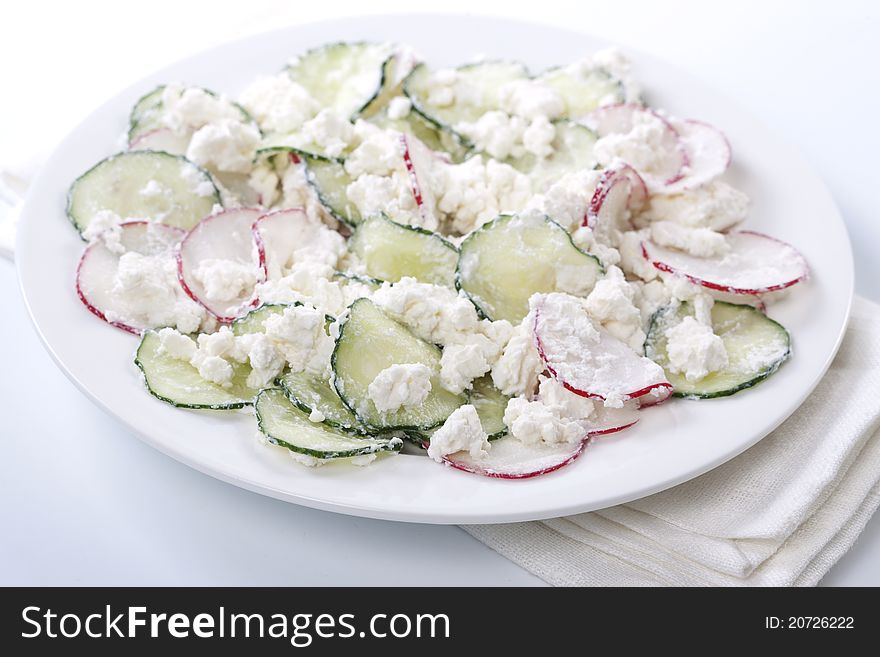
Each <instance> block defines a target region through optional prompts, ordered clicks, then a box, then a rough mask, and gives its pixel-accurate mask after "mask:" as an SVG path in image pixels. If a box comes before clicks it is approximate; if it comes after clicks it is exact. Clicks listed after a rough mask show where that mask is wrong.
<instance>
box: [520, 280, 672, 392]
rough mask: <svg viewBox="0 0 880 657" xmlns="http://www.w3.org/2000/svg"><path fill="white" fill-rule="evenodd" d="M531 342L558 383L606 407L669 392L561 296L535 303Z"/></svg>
mask: <svg viewBox="0 0 880 657" xmlns="http://www.w3.org/2000/svg"><path fill="white" fill-rule="evenodd" d="M535 341H536V343H537V347H538V353H539V354H540V356H541V359H542V360H543V361H544V364H545V365H546V366H547V370H548V371H549V372H550V373H551V374H552V375H553V377H554V378H555V379H556V380H557V381H558V382H559V383H561V384H562V385H563V386H565V387H566V388H567V389H568V390H570V391H571V392H573V393H575V394H578V395H581V396H583V397H592V398H594V399H601V400H603V401H605V402H606V403H607V404H608V405H609V406H613V405H618V404H622V402H626V401H629V400H630V399H637V398H639V397H642V396H644V395H647V394H648V393H650V392H652V391H653V390H656V389H658V388H671V387H672V386H671V384H670V383H669V382H668V381H667V380H666V377H665V375H664V374H663V368H662V367H660V366H659V365H657V363H655V362H654V361H652V360H650V359H648V358H645V357H644V356H639V355H638V354H636V353H635V352H634V351H633V350H632V349H630V348H629V346H627V345H626V344H624V343H623V342H621V341H620V340H618V339H617V338H615V337H614V336H612V335H611V334H610V333H608V332H607V331H605V329H603V328H601V327H596V326H595V325H594V324H593V321H592V320H591V319H590V316H589V315H588V314H587V311H586V308H585V307H584V305H583V303H582V301H581V300H579V299H577V298H575V297H572V296H569V295H567V294H560V293H552V294H545V295H543V296H542V297H541V298H540V299H539V300H538V302H537V304H536V306H535Z"/></svg>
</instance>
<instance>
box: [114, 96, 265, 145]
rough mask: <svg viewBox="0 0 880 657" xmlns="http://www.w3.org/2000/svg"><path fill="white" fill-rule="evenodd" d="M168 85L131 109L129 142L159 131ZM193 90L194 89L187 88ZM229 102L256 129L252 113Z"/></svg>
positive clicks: (240, 118) (240, 116)
mask: <svg viewBox="0 0 880 657" xmlns="http://www.w3.org/2000/svg"><path fill="white" fill-rule="evenodd" d="M165 86H166V85H164V84H163V85H159V86H158V87H156V88H155V89H153V90H152V91H150V92H148V93H146V94H144V95H143V96H141V97H140V99H139V100H138V101H137V102H136V103H135V104H134V107H132V108H131V114H130V115H129V117H128V141H129V142H132V141H134V140H135V139H137V138H138V137H140V136H142V135H144V134H146V133H148V132H151V131H153V130H157V129H159V128H161V127H163V125H162V112H163V110H164V108H163V105H162V94H163V92H164V91H165ZM187 88H193V87H187ZM195 88H197V89H201V90H202V91H204V92H205V93H206V94H208V95H209V96H214V97H215V98H219V94H218V93H217V92H216V91H211V90H210V89H205V88H203V87H195ZM227 102H228V103H229V104H230V105H231V106H232V107H234V108H235V109H236V110H238V118H239V120H240V121H241V122H242V123H251V124H253V125H254V127H256V126H257V124H256V122H255V121H254V118H253V117H252V116H251V115H250V113H249V112H248V111H247V110H246V109H245V108H244V107H242V106H241V105H239V104H238V103H236V102H235V101H233V100H227Z"/></svg>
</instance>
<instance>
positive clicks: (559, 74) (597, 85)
mask: <svg viewBox="0 0 880 657" xmlns="http://www.w3.org/2000/svg"><path fill="white" fill-rule="evenodd" d="M538 80H539V81H540V82H543V83H544V84H546V85H547V86H549V87H552V88H553V89H555V90H556V92H557V93H558V94H559V95H560V96H561V97H562V100H563V101H564V102H565V116H567V117H568V118H570V119H580V118H582V117H584V116H586V115H587V114H589V113H590V112H592V111H593V110H594V109H596V108H597V107H599V106H600V105H611V104H614V103H622V102H624V101H626V90H625V89H624V87H623V83H622V82H621V81H620V80H618V79H617V78H616V77H614V76H613V75H611V74H610V73H608V72H607V71H605V70H603V69H600V68H594V69H591V70H589V71H585V72H583V73H576V72H574V71H572V70H571V69H569V68H563V67H559V68H551V69H549V70H547V71H545V72H544V73H542V74H541V75H540V76H538Z"/></svg>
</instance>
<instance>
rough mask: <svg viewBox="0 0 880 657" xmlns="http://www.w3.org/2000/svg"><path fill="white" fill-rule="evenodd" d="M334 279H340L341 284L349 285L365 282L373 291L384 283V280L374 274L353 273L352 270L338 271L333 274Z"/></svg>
mask: <svg viewBox="0 0 880 657" xmlns="http://www.w3.org/2000/svg"><path fill="white" fill-rule="evenodd" d="M333 280H335V281H338V282H339V284H340V285H348V284H349V283H363V284H364V285H366V286H368V287H369V288H370V290H371V291H373V292H375V291H376V290H378V289H379V287H380V286H381V285H382V281H381V280H380V279H378V278H373V277H372V276H363V275H362V274H352V273H351V272H350V271H338V272H336V273H335V274H333Z"/></svg>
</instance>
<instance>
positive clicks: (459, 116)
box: [403, 61, 529, 144]
mask: <svg viewBox="0 0 880 657" xmlns="http://www.w3.org/2000/svg"><path fill="white" fill-rule="evenodd" d="M431 73H432V71H431V70H430V69H429V68H428V67H427V66H425V65H424V64H420V65H419V66H416V67H415V68H414V69H413V70H412V72H411V73H410V74H409V75H408V76H407V78H406V80H405V81H404V83H403V91H404V93H405V94H406V95H407V97H408V98H409V99H410V101H412V104H413V109H414V110H415V111H416V112H418V113H419V114H421V115H422V116H424V117H425V118H426V119H428V121H430V122H431V123H433V124H435V125H436V126H438V127H439V128H441V129H443V130H447V131H449V132H451V133H453V134H455V130H454V129H453V126H454V125H455V124H456V123H460V122H468V123H471V122H473V121H476V120H477V119H479V118H480V117H481V116H482V115H483V114H485V113H486V112H488V111H490V110H495V109H498V107H499V104H500V102H499V98H498V92H499V90H500V89H501V87H502V86H504V85H505V84H507V83H508V82H513V81H514V80H522V79H525V78H528V77H529V72H528V69H526V67H525V66H524V65H523V64H520V63H519V62H502V61H487V62H479V63H476V64H468V65H465V66H460V67H458V68H456V69H455V74H456V76H457V79H458V83H459V84H461V85H462V86H464V87H466V88H467V89H468V93H466V94H462V98H457V99H455V101H454V102H453V103H452V104H451V105H448V106H438V105H436V104H432V103H431V102H430V95H431V90H432V87H433V86H434V85H433V84H432V81H431ZM459 139H460V141H461V142H462V143H465V144H467V143H468V141H467V140H466V139H464V138H462V137H460V138H459Z"/></svg>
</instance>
